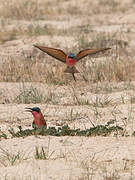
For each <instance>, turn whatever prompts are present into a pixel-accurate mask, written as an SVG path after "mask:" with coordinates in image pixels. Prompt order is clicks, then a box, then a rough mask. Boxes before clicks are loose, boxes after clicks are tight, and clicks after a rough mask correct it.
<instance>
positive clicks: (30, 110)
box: [25, 107, 33, 112]
mask: <svg viewBox="0 0 135 180" xmlns="http://www.w3.org/2000/svg"><path fill="white" fill-rule="evenodd" d="M25 109H26V111H27V112H32V111H33V110H32V108H27V107H26V108H25Z"/></svg>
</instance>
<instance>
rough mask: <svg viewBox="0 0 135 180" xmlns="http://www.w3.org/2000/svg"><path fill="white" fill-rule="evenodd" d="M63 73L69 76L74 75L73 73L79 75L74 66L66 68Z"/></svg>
mask: <svg viewBox="0 0 135 180" xmlns="http://www.w3.org/2000/svg"><path fill="white" fill-rule="evenodd" d="M64 72H65V73H71V74H74V73H80V72H79V71H78V70H77V69H76V67H75V66H72V67H70V66H67V68H66V69H65V71H64Z"/></svg>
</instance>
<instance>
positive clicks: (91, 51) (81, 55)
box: [75, 48, 111, 61]
mask: <svg viewBox="0 0 135 180" xmlns="http://www.w3.org/2000/svg"><path fill="white" fill-rule="evenodd" d="M109 49H111V48H102V49H84V50H82V51H80V52H79V53H78V54H77V55H76V57H75V59H76V60H77V61H79V60H80V59H82V58H84V57H86V56H88V55H92V54H96V53H99V52H104V51H106V50H109Z"/></svg>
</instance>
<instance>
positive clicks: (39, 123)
mask: <svg viewBox="0 0 135 180" xmlns="http://www.w3.org/2000/svg"><path fill="white" fill-rule="evenodd" d="M25 109H26V111H28V112H31V113H32V114H33V116H34V121H33V124H32V127H33V128H34V127H35V126H36V127H37V128H40V127H45V128H47V124H46V121H45V119H44V116H43V114H42V113H41V110H40V108H39V107H33V108H25Z"/></svg>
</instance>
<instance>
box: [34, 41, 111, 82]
mask: <svg viewBox="0 0 135 180" xmlns="http://www.w3.org/2000/svg"><path fill="white" fill-rule="evenodd" d="M34 46H35V47H36V48H38V49H40V50H41V51H43V52H45V53H47V54H48V55H50V56H52V57H53V58H55V59H57V60H59V61H61V62H63V63H65V64H67V68H66V69H65V71H64V72H65V73H71V74H72V76H73V78H74V80H75V81H76V78H75V75H74V74H75V73H79V71H78V70H77V69H76V68H75V64H76V63H77V62H78V61H80V60H81V59H82V58H84V57H86V56H88V55H93V54H97V53H99V52H104V51H106V50H109V49H111V48H102V49H84V50H82V51H80V52H79V53H78V54H77V55H75V54H73V53H70V54H69V55H67V54H65V53H64V52H63V51H62V50H61V49H55V48H50V47H44V46H38V45H34Z"/></svg>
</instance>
